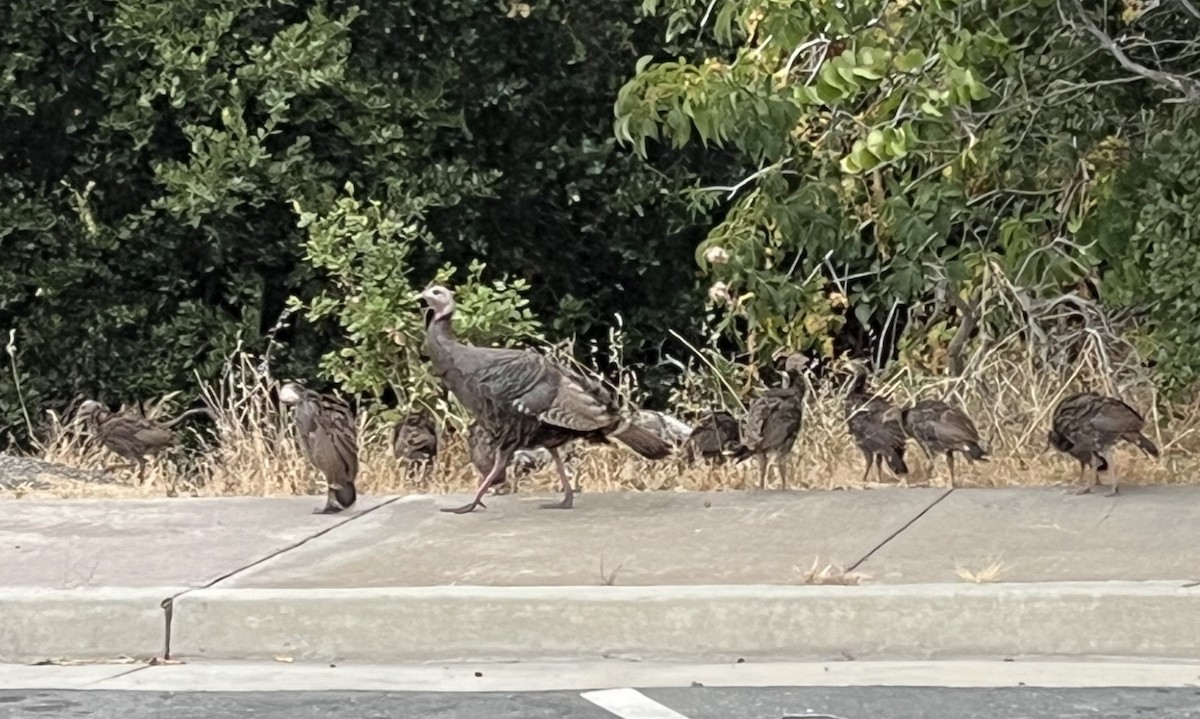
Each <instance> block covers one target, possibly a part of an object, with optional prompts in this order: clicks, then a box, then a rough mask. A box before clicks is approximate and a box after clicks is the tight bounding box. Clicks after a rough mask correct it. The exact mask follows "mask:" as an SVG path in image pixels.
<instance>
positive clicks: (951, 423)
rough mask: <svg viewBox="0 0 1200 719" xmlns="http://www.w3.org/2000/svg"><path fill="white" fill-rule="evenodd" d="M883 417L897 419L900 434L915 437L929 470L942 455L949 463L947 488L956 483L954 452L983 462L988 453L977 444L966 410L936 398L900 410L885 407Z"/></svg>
mask: <svg viewBox="0 0 1200 719" xmlns="http://www.w3.org/2000/svg"><path fill="white" fill-rule="evenodd" d="M884 416H885V417H886V418H887V419H888V420H891V419H896V418H898V419H899V420H900V426H901V427H903V428H904V433H905V434H906V435H908V436H909V437H912V438H913V439H915V440H916V441H917V444H918V445H919V446H920V447H921V451H923V452H924V453H925V456H926V457H928V458H929V463H930V471H931V472H932V470H933V465H934V464H935V457H936V455H939V454H945V455H946V462H947V464H949V465H950V486H951V487H954V486H956V484H955V482H956V480H955V476H954V453H955V452H959V453H961V454H963V455H964V456H966V458H967V459H968V460H970V461H971V462H986V461H987V459H986V457H987V454H988V452H987V450H985V449H984V448H983V446H982V445H981V444H980V440H979V430H978V429H976V428H975V423H974V422H972V421H971V418H970V417H968V416H967V414H966V412H963V411H962V410H961V409H959V408H958V407H953V406H951V405H948V404H946V403H945V402H943V401H941V400H938V399H923V400H921V401H920V402H917V403H916V404H914V405H912V406H910V407H905V408H904V409H901V410H897V409H894V408H893V409H891V410H888V411H887V412H885V413H884Z"/></svg>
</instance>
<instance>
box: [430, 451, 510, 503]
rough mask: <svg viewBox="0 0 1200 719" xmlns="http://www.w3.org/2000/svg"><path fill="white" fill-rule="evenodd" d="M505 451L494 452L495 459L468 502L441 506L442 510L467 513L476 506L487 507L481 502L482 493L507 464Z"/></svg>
mask: <svg viewBox="0 0 1200 719" xmlns="http://www.w3.org/2000/svg"><path fill="white" fill-rule="evenodd" d="M508 454H509V453H507V452H496V459H495V461H494V462H493V463H492V470H491V471H490V472H488V473H487V475H486V476H485V477H484V478H483V480H482V481H481V482H480V483H479V488H478V489H477V490H476V491H475V499H474V500H473V501H472V502H471V503H470V504H464V505H463V506H461V507H443V508H442V511H443V512H449V513H451V514H467V513H470V512H474V511H475V508H476V507H483V508H484V509H487V505H486V504H484V503H483V495H484V493H485V492H487V491H488V487H491V486H492V482H493V481H494V480H495V479H496V477H499V476H500V475H501V474H502V473H503V472H504V469H505V467H506V466H507V465H508Z"/></svg>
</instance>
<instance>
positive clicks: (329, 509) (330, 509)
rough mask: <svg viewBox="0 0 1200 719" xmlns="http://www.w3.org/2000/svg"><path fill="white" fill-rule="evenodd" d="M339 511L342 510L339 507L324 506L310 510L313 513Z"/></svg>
mask: <svg viewBox="0 0 1200 719" xmlns="http://www.w3.org/2000/svg"><path fill="white" fill-rule="evenodd" d="M340 511H342V508H341V507H331V506H326V507H323V508H321V509H314V510H313V511H312V513H313V514H337V513H338V512H340Z"/></svg>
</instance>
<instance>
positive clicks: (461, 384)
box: [420, 285, 671, 514]
mask: <svg viewBox="0 0 1200 719" xmlns="http://www.w3.org/2000/svg"><path fill="white" fill-rule="evenodd" d="M420 298H421V299H423V300H424V301H425V302H426V303H427V304H428V305H429V307H430V308H431V309H432V310H433V318H432V320H431V321H430V322H429V325H428V326H427V328H426V335H425V350H426V352H427V353H428V355H429V358H430V360H431V361H432V363H433V369H434V374H436V375H437V376H438V377H439V378H440V379H441V380H442V383H443V384H444V385H445V386H446V387H447V388H449V390H450V391H451V392H452V393H453V394H454V396H455V397H457V398H458V400H459V401H460V402H462V403H463V405H464V406H466V408H467V410H468V411H469V412H470V413H471V415H472V416H473V417H474V419H475V421H476V422H477V423H478V425H479V427H478V432H479V433H480V436H481V439H480V441H481V442H482V443H483V446H486V447H488V448H489V449H490V451H491V452H492V455H493V460H492V467H491V469H489V470H488V472H487V473H486V474H485V475H484V477H483V479H482V481H481V482H480V483H479V488H478V489H477V490H476V492H475V498H474V500H473V501H471V502H470V503H469V504H466V505H463V506H462V507H457V508H454V509H445V510H443V511H448V512H454V513H456V514H464V513H467V512H471V511H473V510H474V509H475V508H476V507H480V506H483V505H482V503H481V502H480V500H481V499H482V497H483V495H484V493H485V492H486V491H487V489H488V487H489V486H491V484H492V483H493V482H494V481H495V480H496V479H497V478H498V477H500V476H502V475H503V474H504V471H505V468H506V467H507V466H508V463H509V461H510V460H511V459H512V456H513V453H514V452H516V451H517V450H519V449H532V448H534V447H545V448H546V449H547V450H549V451H550V454H551V456H552V457H553V458H554V464H555V467H556V468H557V470H558V475H559V480H560V482H561V484H562V489H563V500H562V501H561V502H558V503H555V504H548V505H543V508H544V509H570V508H571V507H572V506H573V496H574V493H573V490H572V488H571V481H570V479H569V478H568V477H567V473H566V470H565V469H564V468H563V464H562V459H561V458H560V457H559V456H558V452H557V451H556V448H557V447H561V446H562V445H564V444H566V443H567V442H569V441H571V440H572V439H586V440H588V441H592V442H607V441H608V440H609V438H611V439H615V440H617V441H619V442H621V443H622V444H624V445H626V446H627V447H629V448H630V449H632V450H633V451H634V452H637V453H638V454H639V455H641V456H643V457H646V458H647V459H661V458H663V457H665V456H667V455H668V454H670V452H671V448H670V445H668V444H667V443H666V442H665V441H663V440H662V439H661V438H660V437H658V436H656V435H655V434H653V433H652V432H649V431H647V430H646V429H644V428H642V427H639V426H637V425H636V424H634V423H633V422H632V421H630V418H629V417H627V416H626V415H624V414H623V413H622V412H621V409H620V407H619V406H618V404H617V396H616V393H615V392H612V391H610V390H609V389H608V388H607V387H605V386H604V385H603V384H601V383H600V382H598V381H597V380H595V379H592V378H590V377H587V376H585V375H584V374H582V373H580V372H577V371H575V370H574V369H571V368H568V367H566V366H564V365H561V364H559V363H557V362H554V361H552V360H551V359H549V358H547V357H545V356H543V355H540V354H538V353H536V352H530V351H526V350H517V349H496V348H489V347H476V346H474V345H469V344H465V343H463V342H459V341H458V339H457V338H456V337H455V336H454V330H453V328H452V327H451V320H452V319H453V317H454V310H455V304H454V293H453V292H451V291H450V290H448V289H446V288H445V287H442V286H440V285H432V286H430V287H428V288H427V289H425V291H423V292H422V293H421V294H420Z"/></svg>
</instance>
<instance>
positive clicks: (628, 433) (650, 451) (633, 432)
mask: <svg viewBox="0 0 1200 719" xmlns="http://www.w3.org/2000/svg"><path fill="white" fill-rule="evenodd" d="M609 436H610V437H612V438H613V439H615V440H617V441H618V442H620V443H621V444H623V445H625V446H626V447H628V448H630V449H632V450H633V451H634V452H637V453H638V454H640V455H642V456H643V457H645V458H646V459H662V458H663V457H666V456H667V455H669V454H671V445H669V444H667V443H666V441H664V440H663V439H662V438H661V437H659V436H658V435H656V434H654V433H653V432H651V431H649V430H647V429H643V428H642V427H639V426H637V425H636V424H629V425H627V426H624V427H622V428H620V429H618V430H617V431H615V432H613V433H612V434H611V435H609Z"/></svg>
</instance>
